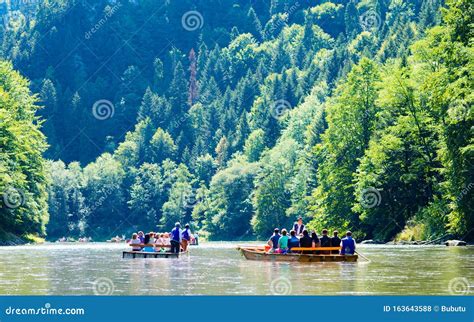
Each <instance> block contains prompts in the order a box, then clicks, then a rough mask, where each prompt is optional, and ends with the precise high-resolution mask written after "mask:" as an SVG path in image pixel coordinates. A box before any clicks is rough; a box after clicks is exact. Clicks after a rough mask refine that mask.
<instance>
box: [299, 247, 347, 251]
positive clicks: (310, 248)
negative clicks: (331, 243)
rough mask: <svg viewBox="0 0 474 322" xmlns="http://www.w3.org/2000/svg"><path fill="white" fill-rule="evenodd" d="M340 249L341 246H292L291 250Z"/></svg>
mask: <svg viewBox="0 0 474 322" xmlns="http://www.w3.org/2000/svg"><path fill="white" fill-rule="evenodd" d="M331 250H341V247H292V248H291V251H331Z"/></svg>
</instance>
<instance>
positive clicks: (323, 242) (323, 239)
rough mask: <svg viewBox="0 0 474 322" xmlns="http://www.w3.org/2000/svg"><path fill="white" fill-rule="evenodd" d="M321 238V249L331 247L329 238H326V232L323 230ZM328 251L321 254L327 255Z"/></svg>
mask: <svg viewBox="0 0 474 322" xmlns="http://www.w3.org/2000/svg"><path fill="white" fill-rule="evenodd" d="M322 233H323V236H322V237H321V238H320V242H321V247H331V238H329V236H328V230H327V229H323V231H322ZM329 253H330V252H329V251H323V252H322V254H329Z"/></svg>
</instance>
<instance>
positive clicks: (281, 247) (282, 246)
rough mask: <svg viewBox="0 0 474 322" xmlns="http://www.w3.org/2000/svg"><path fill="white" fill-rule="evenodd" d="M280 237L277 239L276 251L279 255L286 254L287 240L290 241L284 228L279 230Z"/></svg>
mask: <svg viewBox="0 0 474 322" xmlns="http://www.w3.org/2000/svg"><path fill="white" fill-rule="evenodd" d="M281 234H282V236H281V237H280V238H279V239H278V250H277V252H278V253H280V254H286V253H287V252H288V240H289V239H290V238H289V237H288V236H287V231H286V229H285V228H283V229H282V230H281Z"/></svg>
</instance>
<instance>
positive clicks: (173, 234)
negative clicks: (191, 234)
mask: <svg viewBox="0 0 474 322" xmlns="http://www.w3.org/2000/svg"><path fill="white" fill-rule="evenodd" d="M171 240H174V241H177V242H180V241H181V236H180V231H179V228H178V227H175V228H173V230H172V231H171Z"/></svg>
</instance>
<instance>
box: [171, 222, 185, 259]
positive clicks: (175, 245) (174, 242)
mask: <svg viewBox="0 0 474 322" xmlns="http://www.w3.org/2000/svg"><path fill="white" fill-rule="evenodd" d="M174 226H175V227H174V228H173V230H172V231H171V237H170V239H171V241H170V243H171V252H172V253H179V251H180V248H181V240H182V238H183V236H182V232H181V228H180V227H181V224H180V223H179V222H177V223H176V224H175V225H174Z"/></svg>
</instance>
